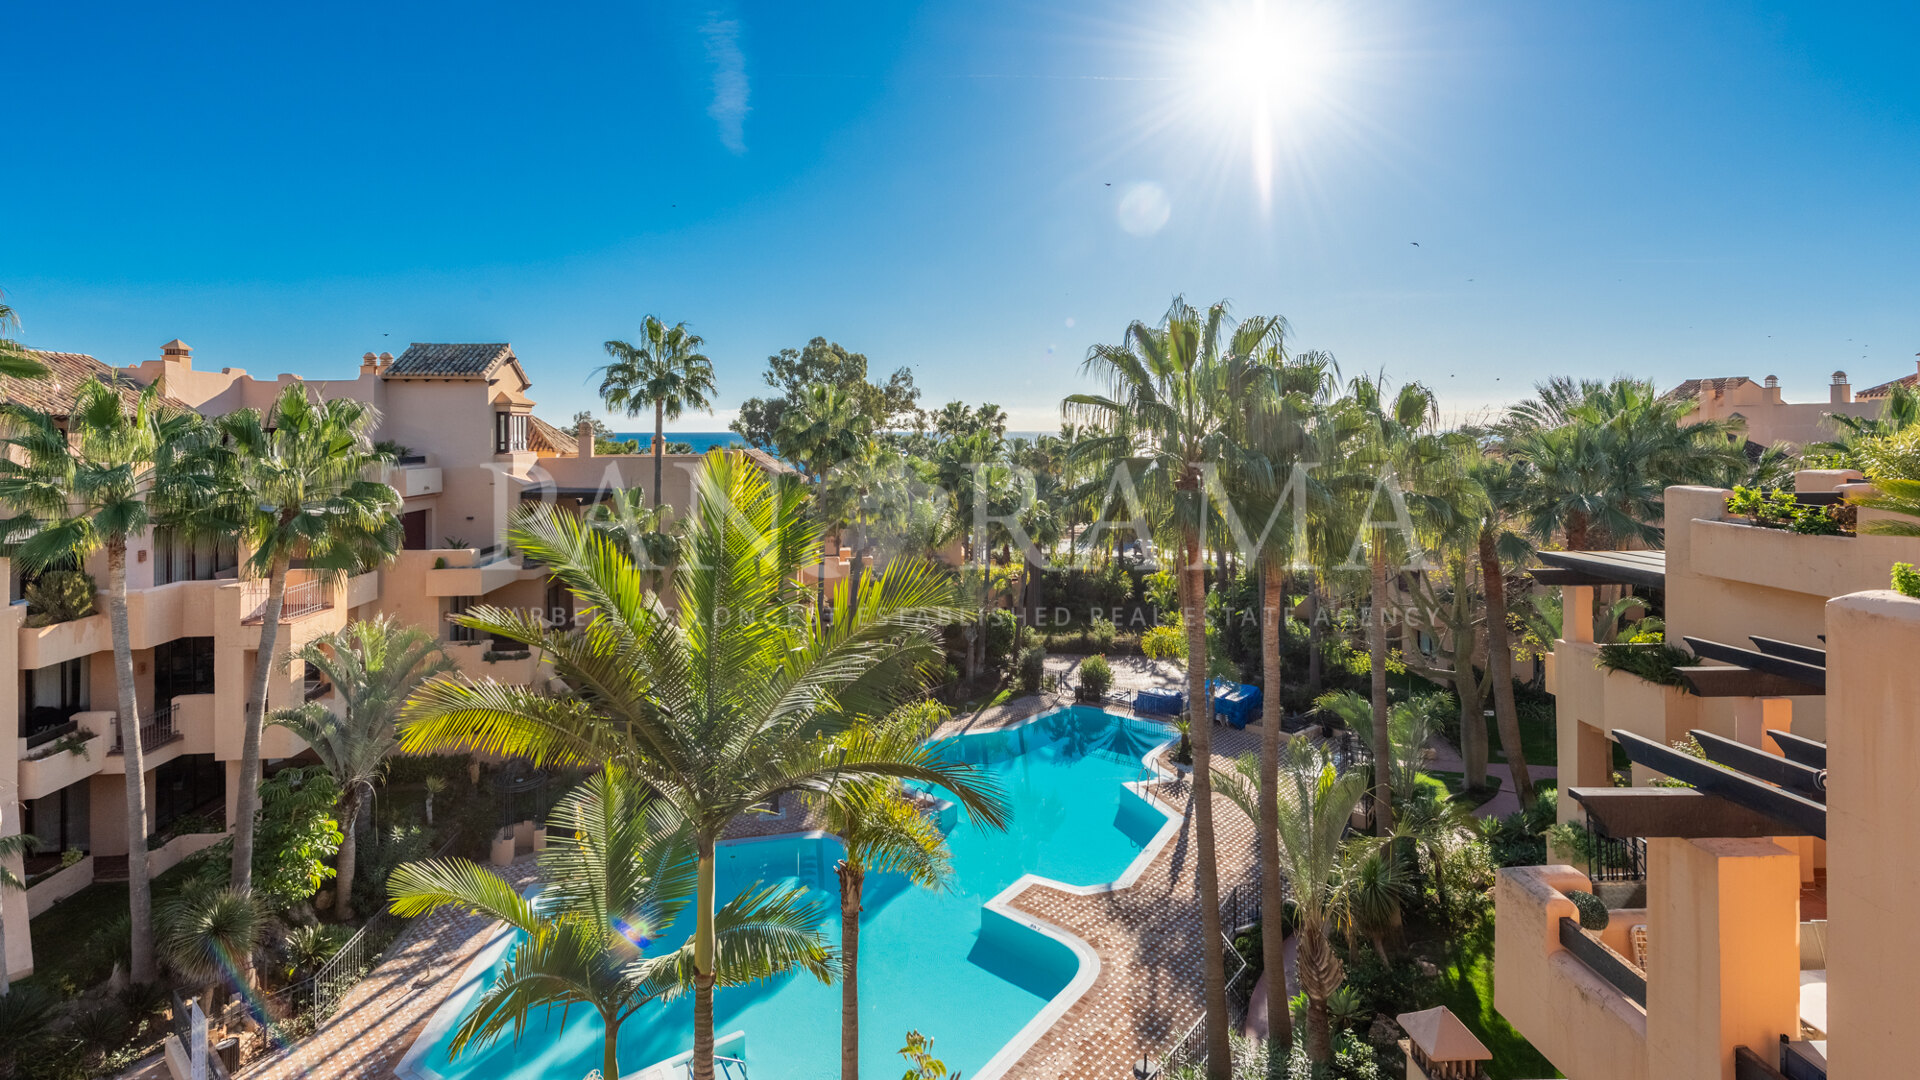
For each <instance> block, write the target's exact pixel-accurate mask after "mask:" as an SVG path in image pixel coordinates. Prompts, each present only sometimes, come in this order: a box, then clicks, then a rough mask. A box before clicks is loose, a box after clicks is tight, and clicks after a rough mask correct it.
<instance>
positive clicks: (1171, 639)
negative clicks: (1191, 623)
mask: <svg viewBox="0 0 1920 1080" xmlns="http://www.w3.org/2000/svg"><path fill="white" fill-rule="evenodd" d="M1140 652H1141V655H1143V656H1145V657H1146V658H1147V659H1149V660H1175V661H1178V660H1184V659H1186V656H1187V634H1186V631H1185V630H1183V629H1181V627H1180V624H1179V623H1178V622H1177V621H1176V622H1171V623H1161V624H1160V625H1159V626H1156V627H1154V628H1153V629H1151V630H1149V631H1147V632H1146V633H1144V634H1141V635H1140Z"/></svg>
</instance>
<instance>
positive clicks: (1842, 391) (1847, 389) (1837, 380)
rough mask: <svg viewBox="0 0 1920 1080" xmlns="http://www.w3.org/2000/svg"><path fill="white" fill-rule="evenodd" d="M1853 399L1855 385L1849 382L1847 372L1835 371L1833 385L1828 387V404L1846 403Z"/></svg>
mask: <svg viewBox="0 0 1920 1080" xmlns="http://www.w3.org/2000/svg"><path fill="white" fill-rule="evenodd" d="M1851 401H1853V387H1852V386H1851V385H1849V384H1848V382H1847V373H1846V372H1844V371H1836V372H1834V373H1833V385H1832V386H1831V387H1828V388H1827V404H1829V405H1845V404H1848V403H1849V402H1851Z"/></svg>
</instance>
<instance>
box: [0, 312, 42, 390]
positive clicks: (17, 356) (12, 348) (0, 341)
mask: <svg viewBox="0 0 1920 1080" xmlns="http://www.w3.org/2000/svg"><path fill="white" fill-rule="evenodd" d="M19 328H20V317H19V316H18V315H15V314H14V313H13V309H12V308H10V307H8V306H7V305H5V304H0V376H5V377H7V378H9V379H38V378H41V377H42V376H44V375H46V373H47V365H45V364H43V363H41V362H40V361H38V360H35V359H34V358H33V354H31V353H29V352H27V350H26V349H24V348H22V347H21V346H20V343H19V342H17V341H14V340H12V339H11V338H9V337H7V333H8V332H9V331H14V330H18V329H19Z"/></svg>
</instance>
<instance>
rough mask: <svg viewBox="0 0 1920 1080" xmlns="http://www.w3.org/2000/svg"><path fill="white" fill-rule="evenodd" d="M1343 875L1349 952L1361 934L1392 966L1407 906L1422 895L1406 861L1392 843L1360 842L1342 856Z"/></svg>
mask: <svg viewBox="0 0 1920 1080" xmlns="http://www.w3.org/2000/svg"><path fill="white" fill-rule="evenodd" d="M1339 876H1340V886H1339V889H1338V890H1337V892H1336V895H1337V896H1338V897H1339V901H1340V903H1339V905H1338V906H1337V908H1336V911H1337V912H1338V919H1339V924H1340V926H1341V927H1342V928H1343V929H1344V930H1345V931H1346V935H1347V942H1348V951H1349V953H1351V951H1352V947H1353V941H1354V938H1355V936H1356V935H1361V936H1364V937H1366V939H1367V940H1368V941H1370V942H1372V943H1373V951H1374V953H1375V954H1376V955H1378V956H1379V957H1380V962H1381V963H1382V964H1386V965H1390V964H1392V962H1393V961H1392V959H1391V957H1389V956H1388V955H1387V953H1388V949H1389V947H1390V946H1395V945H1397V943H1398V941H1399V938H1400V930H1401V926H1402V925H1403V913H1404V911H1405V909H1406V905H1407V904H1408V903H1409V902H1411V901H1412V900H1413V899H1414V897H1415V896H1417V895H1418V892H1417V890H1416V889H1415V888H1414V886H1413V882H1412V881H1411V880H1410V879H1409V875H1408V873H1407V864H1406V862H1405V860H1403V859H1401V858H1399V857H1398V856H1397V855H1396V854H1395V852H1394V850H1393V846H1392V842H1391V841H1388V842H1386V843H1382V842H1380V841H1378V840H1356V841H1354V842H1352V843H1350V844H1348V845H1347V848H1346V850H1345V851H1344V852H1343V853H1342V857H1341V861H1340V871H1339Z"/></svg>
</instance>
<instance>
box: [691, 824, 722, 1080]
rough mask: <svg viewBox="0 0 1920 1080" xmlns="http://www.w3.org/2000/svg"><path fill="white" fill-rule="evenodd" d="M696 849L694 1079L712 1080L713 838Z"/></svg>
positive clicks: (703, 840)
mask: <svg viewBox="0 0 1920 1080" xmlns="http://www.w3.org/2000/svg"><path fill="white" fill-rule="evenodd" d="M695 851H696V853H697V863H696V873H697V874H698V883H697V884H696V885H695V891H694V901H693V902H694V904H695V905H696V908H695V911H696V912H697V922H696V923H695V925H694V930H693V1080H713V983H714V975H715V974H716V972H717V971H718V968H717V966H716V965H715V960H716V959H717V958H716V957H715V955H714V954H715V953H716V952H718V951H719V942H718V941H717V940H716V938H715V935H714V926H713V905H714V880H713V874H714V853H713V837H711V836H701V837H698V838H697V839H696V840H695Z"/></svg>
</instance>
